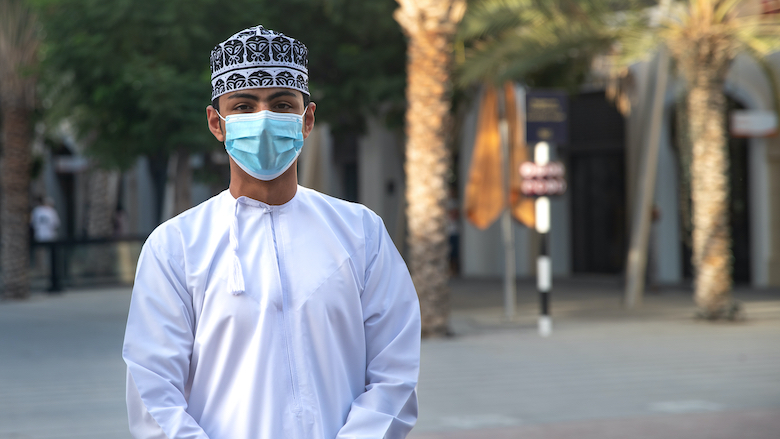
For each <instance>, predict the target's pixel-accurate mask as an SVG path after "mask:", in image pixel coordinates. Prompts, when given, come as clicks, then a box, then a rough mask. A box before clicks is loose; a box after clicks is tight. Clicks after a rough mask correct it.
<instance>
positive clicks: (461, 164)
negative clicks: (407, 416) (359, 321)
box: [0, 0, 780, 439]
mask: <svg viewBox="0 0 780 439" xmlns="http://www.w3.org/2000/svg"><path fill="white" fill-rule="evenodd" d="M423 23H425V25H423ZM257 24H263V25H264V26H265V27H267V28H270V29H274V30H277V31H280V32H283V33H285V34H287V35H290V36H293V37H295V38H297V39H299V40H301V41H303V42H304V43H305V44H306V45H307V46H308V49H309V75H310V89H311V91H312V100H313V101H314V102H316V103H317V113H316V116H317V123H316V126H315V130H314V132H313V133H312V135H311V136H310V137H309V138H308V139H307V140H306V143H305V146H304V149H303V153H302V155H301V157H300V159H299V163H298V175H299V181H300V184H301V185H303V186H306V187H311V188H314V189H316V190H319V191H322V192H324V193H326V194H329V195H332V196H335V197H338V198H342V199H345V200H349V201H354V202H359V203H362V204H364V205H366V206H368V207H369V208H371V209H372V210H373V211H375V212H376V213H377V214H379V215H380V216H381V217H382V219H383V220H384V223H385V226H386V227H387V230H388V232H389V233H390V235H391V237H392V238H393V241H394V242H395V244H396V246H397V247H398V249H399V251H400V252H401V254H402V255H404V257H405V259H406V261H407V264H408V265H409V267H410V271H411V272H412V275H413V278H414V280H415V285H416V287H417V290H418V294H419V295H420V297H421V301H422V306H423V316H424V319H425V321H424V334H425V335H426V337H429V338H430V339H429V340H426V341H425V342H424V343H423V370H422V375H421V382H420V388H419V393H420V403H421V414H420V422H419V425H418V428H417V429H415V430H414V432H413V435H416V436H417V437H421V438H422V437H428V438H434V437H436V438H439V437H442V438H443V437H458V438H460V437H462V438H472V437H507V438H509V437H531V438H536V437H539V438H553V437H555V438H557V437H593V438H596V437H599V438H612V437H615V438H617V437H629V436H630V437H639V438H655V437H659V438H660V437H665V438H669V437H681V438H682V437H686V438H688V437H701V438H705V437H706V438H721V437H723V438H733V437H741V438H777V437H780V433H778V432H780V423H779V422H778V419H780V417H778V416H777V415H778V414H780V373H778V372H777V371H778V370H780V347H779V346H780V345H778V343H777V340H778V336H780V256H779V255H780V196H778V195H777V194H778V193H780V138H779V137H778V135H777V134H778V129H777V126H778V121H777V109H778V108H780V85H779V84H780V54H778V51H780V2H778V1H776V0H742V1H729V0H690V1H666V0H663V1H660V2H656V1H650V0H648V1H642V0H637V1H609V0H560V1H552V0H469V1H465V0H436V1H435V0H425V1H423V0H418V1H414V0H397V1H394V0H372V1H360V0H287V1H285V2H278V1H271V0H233V1H230V2H224V1H216V0H167V1H165V2H158V1H152V0H132V1H131V0H28V1H23V0H0V115H1V116H2V122H0V124H1V125H0V127H1V128H2V133H3V136H2V139H1V140H0V148H1V149H2V163H0V247H1V249H0V276H2V296H3V298H4V299H6V300H4V301H3V302H2V303H0V316H2V317H1V318H0V358H1V359H2V361H0V439H6V438H8V439H10V438H36V439H38V438H55V437H56V438H71V437H72V438H76V437H79V438H92V437H94V438H127V437H129V435H128V434H127V433H126V420H125V418H124V406H123V397H124V388H123V385H124V381H123V380H124V378H123V373H124V369H123V368H124V366H123V363H122V361H121V357H120V355H119V352H120V346H121V339H122V334H123V330H124V322H125V317H126V310H127V305H128V301H129V296H130V289H131V288H130V287H131V285H132V282H133V277H134V274H135V264H136V260H137V258H138V255H139V253H140V249H141V246H142V245H143V242H144V240H145V238H146V236H148V234H149V233H150V232H151V231H152V230H153V229H154V228H155V227H157V226H158V225H159V224H161V223H162V222H164V221H165V220H167V219H169V218H172V217H173V216H175V215H177V214H179V213H181V212H183V211H185V210H186V209H188V208H190V207H192V206H195V205H197V204H198V203H200V202H202V201H204V200H206V199H208V198H210V197H212V196H214V195H216V194H218V193H219V192H221V191H223V190H225V189H226V188H227V187H228V184H229V168H228V158H227V155H226V153H225V152H224V146H223V145H221V144H219V143H218V142H217V141H216V140H215V139H214V138H213V136H212V135H211V134H210V133H209V131H208V129H207V126H206V123H205V122H206V121H205V107H206V106H207V105H209V104H210V101H209V97H210V94H209V92H210V71H209V59H208V57H209V53H210V50H211V48H212V47H213V46H214V45H215V44H217V43H218V42H221V41H224V40H225V39H226V38H228V37H229V36H230V35H232V34H234V33H235V32H237V31H239V30H241V29H244V28H246V27H249V26H254V25H257ZM430 84H435V86H431V85H430ZM538 91H552V92H554V93H557V96H562V97H563V98H562V99H564V100H563V101H561V102H565V106H564V107H562V108H563V110H562V114H563V116H562V118H563V119H562V120H563V122H565V124H564V125H565V130H566V132H565V133H564V135H563V137H562V138H560V139H559V138H558V137H557V134H556V137H555V139H556V140H555V142H553V141H552V140H551V141H550V142H549V143H550V146H551V148H550V158H551V160H554V161H557V162H560V163H562V164H563V165H564V166H565V169H566V183H567V189H566V191H565V192H564V193H563V194H562V195H558V196H554V197H550V209H549V232H548V233H544V234H540V233H539V231H537V229H538V228H539V220H540V219H539V218H538V214H539V211H538V210H536V209H535V207H534V203H535V197H531V196H529V195H527V194H524V193H523V192H522V191H521V189H520V188H521V186H522V179H521V178H520V176H519V165H520V164H521V163H522V162H524V161H533V160H534V144H535V143H536V140H540V137H539V132H537V131H534V132H531V130H530V128H529V130H528V133H526V122H529V121H530V119H528V120H527V117H526V116H527V108H526V105H525V101H526V96H527V95H529V94H533V93H534V92H538ZM559 122H560V121H559ZM532 137H533V138H534V139H535V140H534V141H531V138H532ZM542 137H544V136H542ZM430 139H433V141H431V140H430ZM551 139H552V138H551ZM542 140H543V139H542ZM431 164H433V165H431ZM409 218H414V219H416V221H409ZM542 242H544V243H545V245H544V246H543V245H542ZM540 254H541V255H542V256H544V255H545V254H548V255H549V258H550V260H551V273H552V276H553V278H554V279H555V281H554V282H553V287H552V291H550V292H547V291H542V293H543V294H548V295H549V296H548V297H549V298H550V300H551V304H552V317H553V319H554V320H555V322H556V324H555V330H554V332H553V334H554V335H553V336H552V337H539V334H537V331H536V324H537V317H538V314H539V313H538V307H539V305H538V303H537V300H538V298H537V284H536V283H535V279H536V276H537V274H539V273H537V267H538V265H537V264H538V259H539V256H540ZM420 255H423V256H420ZM632 255H633V256H632ZM430 267H434V269H433V272H435V273H438V276H434V277H433V278H431V277H430V276H429V277H426V278H421V277H420V276H418V273H423V272H426V273H430V272H431V271H430V270H428V268H430ZM502 278H503V279H505V280H504V281H503V282H502ZM514 289H516V291H517V292H514V291H515V290H514ZM543 290H544V288H543ZM47 292H48V293H58V294H45V293H47ZM510 296H511V297H512V298H511V300H509V297H510Z"/></svg>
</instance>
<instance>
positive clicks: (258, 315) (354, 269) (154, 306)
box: [123, 186, 420, 439]
mask: <svg viewBox="0 0 780 439" xmlns="http://www.w3.org/2000/svg"><path fill="white" fill-rule="evenodd" d="M123 357H124V359H125V362H126V363H127V369H128V374H127V406H128V417H129V422H130V430H131V432H132V434H133V436H134V437H135V438H144V439H158V438H159V439H164V438H169V439H195V438H197V439H206V438H210V439H260V438H268V439H286V438H301V439H303V438H305V439H325V438H376V439H381V438H384V437H387V438H403V437H405V436H406V435H407V433H408V432H409V430H411V428H412V426H413V425H414V423H415V421H416V419H417V395H416V390H415V387H416V384H417V377H418V372H419V361H420V310H419V303H418V300H417V295H416V293H415V290H414V286H413V285H412V281H411V278H410V276H409V272H408V270H407V268H406V265H405V264H404V261H403V260H402V259H401V257H400V255H399V254H398V251H397V250H396V248H395V246H394V245H393V242H392V241H391V240H390V237H389V236H388V234H387V231H386V230H385V227H384V224H383V223H382V221H381V219H380V218H379V217H378V216H377V215H376V214H374V213H373V212H371V211H370V210H368V209H367V208H365V207H363V206H361V205H359V204H353V203H348V202H345V201H342V200H338V199H335V198H332V197H328V196H326V195H323V194H320V193H318V192H316V191H313V190H311V189H307V188H304V187H301V186H298V188H297V192H296V194H295V196H294V197H293V199H292V200H290V201H289V202H287V203H286V204H283V205H280V206H270V205H267V204H264V203H261V202H259V201H256V200H252V199H250V198H246V197H240V198H238V199H235V198H233V196H232V195H231V194H230V192H229V191H224V192H222V193H221V194H219V195H217V196H215V197H213V198H211V199H210V200H208V201H206V202H204V203H202V204H200V205H199V206H196V207H194V208H192V209H190V210H188V211H186V212H184V213H182V214H181V215H179V216H177V217H175V218H173V219H171V220H169V221H167V222H165V223H164V224H162V225H161V226H159V227H158V228H157V229H156V230H155V231H154V232H153V233H152V234H151V235H150V236H149V238H148V240H147V241H146V243H145V244H144V247H143V250H142V252H141V257H140V259H139V261H138V269H137V272H136V280H135V285H134V287H133V295H132V300H131V304H130V312H129V315H128V320H127V329H126V333H125V341H124V348H123Z"/></svg>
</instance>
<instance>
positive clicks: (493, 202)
mask: <svg viewBox="0 0 780 439" xmlns="http://www.w3.org/2000/svg"><path fill="white" fill-rule="evenodd" d="M505 200H506V197H505V195H504V166H503V163H502V158H501V136H500V134H499V132H498V97H497V95H496V89H495V88H493V87H487V88H486V89H485V92H484V94H483V96H482V102H481V103H480V106H479V120H478V122H477V135H476V139H475V140H474V154H473V156H472V158H471V168H470V169H469V181H468V184H467V185H466V199H465V201H464V210H465V212H466V218H467V219H468V220H469V221H471V223H472V224H474V225H475V226H476V227H477V228H479V229H486V228H488V227H489V226H490V225H491V224H492V223H493V221H495V220H496V219H497V218H498V217H499V215H501V212H502V211H503V210H504V207H506V202H505Z"/></svg>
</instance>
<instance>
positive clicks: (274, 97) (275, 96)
mask: <svg viewBox="0 0 780 439" xmlns="http://www.w3.org/2000/svg"><path fill="white" fill-rule="evenodd" d="M281 96H292V97H294V98H297V97H298V95H296V94H295V93H293V92H291V91H288V90H282V91H277V92H276V93H274V94H272V95H271V96H268V100H269V101H272V100H274V99H276V98H278V97H281Z"/></svg>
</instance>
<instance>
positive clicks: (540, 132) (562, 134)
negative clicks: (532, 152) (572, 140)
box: [525, 90, 569, 145]
mask: <svg viewBox="0 0 780 439" xmlns="http://www.w3.org/2000/svg"><path fill="white" fill-rule="evenodd" d="M525 127H526V141H527V142H528V144H529V145H533V144H534V143H537V142H549V143H552V144H555V145H566V144H568V143H569V101H568V96H567V95H566V93H565V92H563V91H558V90H529V91H528V92H527V93H526V95H525Z"/></svg>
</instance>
